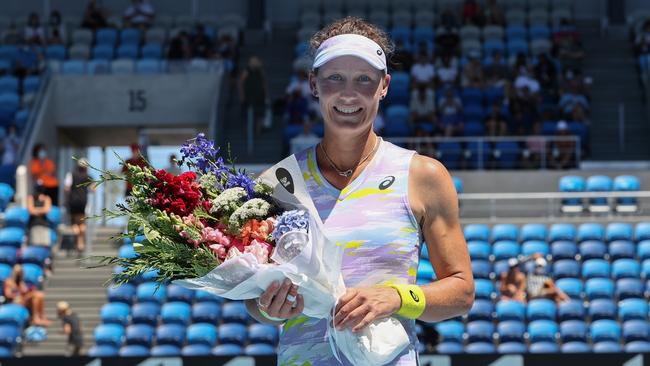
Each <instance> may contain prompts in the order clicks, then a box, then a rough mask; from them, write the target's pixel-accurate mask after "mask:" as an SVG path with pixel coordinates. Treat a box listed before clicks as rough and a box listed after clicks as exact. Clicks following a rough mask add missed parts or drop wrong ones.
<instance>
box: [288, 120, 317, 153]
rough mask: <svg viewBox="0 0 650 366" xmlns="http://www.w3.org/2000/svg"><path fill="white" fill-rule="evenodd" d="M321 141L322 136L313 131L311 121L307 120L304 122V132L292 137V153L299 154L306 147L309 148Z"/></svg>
mask: <svg viewBox="0 0 650 366" xmlns="http://www.w3.org/2000/svg"><path fill="white" fill-rule="evenodd" d="M318 142H320V137H318V135H316V134H315V133H313V132H312V130H311V123H309V122H305V123H303V124H302V132H301V133H300V134H299V135H298V136H296V137H294V138H292V139H291V141H290V142H289V143H290V144H291V154H297V153H299V152H301V151H303V150H305V149H308V148H310V147H312V146H314V145H316V144H317V143H318Z"/></svg>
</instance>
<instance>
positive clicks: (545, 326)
mask: <svg viewBox="0 0 650 366" xmlns="http://www.w3.org/2000/svg"><path fill="white" fill-rule="evenodd" d="M557 333H558V329H557V323H555V321H553V320H548V319H542V320H534V321H532V322H530V323H529V324H528V336H529V339H530V341H531V342H532V343H535V342H543V341H547V342H553V341H555V337H556V335H557Z"/></svg>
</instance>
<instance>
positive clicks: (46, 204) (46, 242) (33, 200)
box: [27, 185, 52, 247]
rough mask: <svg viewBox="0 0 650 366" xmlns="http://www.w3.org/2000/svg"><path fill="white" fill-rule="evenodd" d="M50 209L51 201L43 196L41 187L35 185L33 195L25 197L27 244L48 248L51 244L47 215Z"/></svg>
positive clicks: (46, 196)
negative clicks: (27, 218)
mask: <svg viewBox="0 0 650 366" xmlns="http://www.w3.org/2000/svg"><path fill="white" fill-rule="evenodd" d="M51 209H52V200H51V199H50V197H49V196H48V195H46V194H45V192H44V189H43V186H42V185H36V187H35V188H34V194H33V195H30V196H27V211H29V243H30V244H31V245H40V246H45V247H49V246H50V244H51V243H52V237H51V234H50V222H49V221H48V220H47V214H48V213H49V212H50V210H51Z"/></svg>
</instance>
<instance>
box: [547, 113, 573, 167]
mask: <svg viewBox="0 0 650 366" xmlns="http://www.w3.org/2000/svg"><path fill="white" fill-rule="evenodd" d="M570 135H571V131H569V124H568V123H566V121H559V122H558V123H557V125H556V128H555V136H558V137H569V136H570ZM575 152H576V143H575V141H574V140H558V141H554V142H553V149H552V159H553V165H554V166H555V168H556V169H570V168H573V167H574V166H575V163H576V161H575Z"/></svg>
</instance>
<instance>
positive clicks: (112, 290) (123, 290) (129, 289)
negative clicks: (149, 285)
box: [106, 283, 135, 305]
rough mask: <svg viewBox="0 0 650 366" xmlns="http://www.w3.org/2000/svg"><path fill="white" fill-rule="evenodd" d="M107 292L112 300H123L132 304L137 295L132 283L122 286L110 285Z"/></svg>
mask: <svg viewBox="0 0 650 366" xmlns="http://www.w3.org/2000/svg"><path fill="white" fill-rule="evenodd" d="M106 292H107V295H108V301H110V302H123V303H126V304H129V305H130V304H132V303H133V298H134V297H135V287H134V286H133V285H131V284H130V283H125V284H122V285H120V286H113V285H111V286H108V288H107V290H106Z"/></svg>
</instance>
